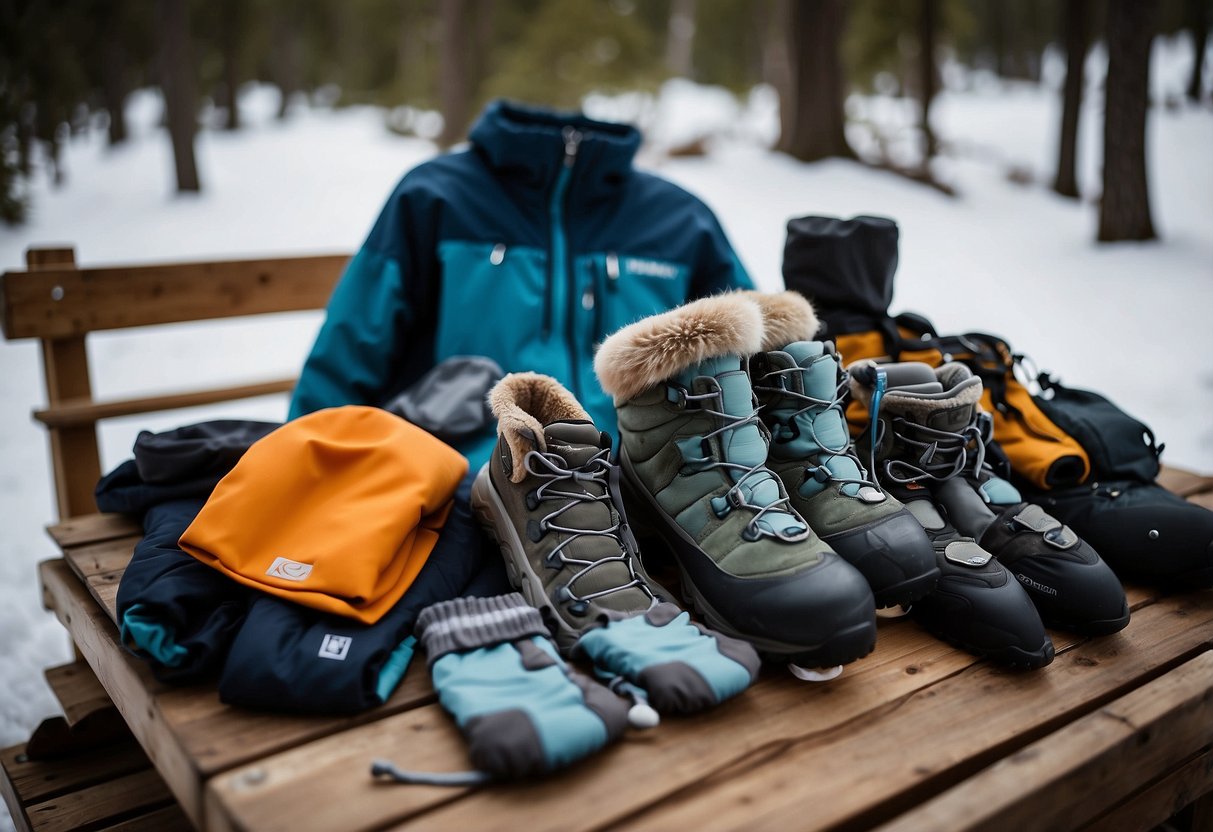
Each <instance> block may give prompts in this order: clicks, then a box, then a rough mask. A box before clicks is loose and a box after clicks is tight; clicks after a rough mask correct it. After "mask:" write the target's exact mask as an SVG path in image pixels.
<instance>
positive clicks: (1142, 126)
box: [1099, 0, 1155, 242]
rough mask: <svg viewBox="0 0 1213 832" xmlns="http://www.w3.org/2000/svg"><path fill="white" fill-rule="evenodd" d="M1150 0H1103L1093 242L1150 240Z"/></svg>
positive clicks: (1152, 5)
mask: <svg viewBox="0 0 1213 832" xmlns="http://www.w3.org/2000/svg"><path fill="white" fill-rule="evenodd" d="M1154 5H1155V4H1154V0H1108V79H1107V82H1106V87H1107V90H1106V92H1107V103H1106V105H1105V108H1104V109H1105V113H1106V115H1105V120H1104V143H1103V147H1104V151H1103V152H1104V163H1103V198H1102V199H1101V200H1100V206H1099V240H1100V241H1101V242H1110V241H1114V240H1152V239H1154V237H1155V233H1154V223H1153V222H1152V221H1151V219H1150V191H1149V187H1148V186H1147V184H1146V110H1147V107H1148V106H1149V89H1150V88H1149V77H1150V42H1151V40H1152V39H1153V37H1154V11H1155V10H1154Z"/></svg>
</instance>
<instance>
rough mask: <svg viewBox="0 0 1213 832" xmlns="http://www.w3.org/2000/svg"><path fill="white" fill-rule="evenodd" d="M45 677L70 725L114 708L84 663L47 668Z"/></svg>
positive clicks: (95, 677)
mask: <svg viewBox="0 0 1213 832" xmlns="http://www.w3.org/2000/svg"><path fill="white" fill-rule="evenodd" d="M43 675H45V676H46V681H47V684H49V685H50V688H51V691H52V692H53V693H54V694H55V699H57V700H58V701H59V706H60V707H61V708H63V717H64V719H65V720H67V724H68V725H69V726H75V725H76V724H77V723H79V722H80V721H81V720H83V719H86V718H88V717H89V716H92V715H93V714H95V713H97V712H99V711H107V710H111V709H112V708H113V707H114V703H113V702H112V701H111V700H110V697H109V694H108V693H106V692H105V688H103V687H102V686H101V683H100V682H99V681H97V676H96V674H95V673H93V671H92V668H90V667H89V666H88V665H87V664H85V663H84V662H72V663H71V664H64V665H60V666H59V667H48V668H47V669H46V670H45V671H44V673H43Z"/></svg>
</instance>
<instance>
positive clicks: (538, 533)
mask: <svg viewBox="0 0 1213 832" xmlns="http://www.w3.org/2000/svg"><path fill="white" fill-rule="evenodd" d="M545 534H547V527H545V526H544V525H543V524H542V523H539V522H536V521H535V520H528V521H526V536H527V537H528V538H530V541H531V542H532V543H538V542H539V541H540V540H541V539H543V536H544V535H545Z"/></svg>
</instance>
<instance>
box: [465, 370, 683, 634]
mask: <svg viewBox="0 0 1213 832" xmlns="http://www.w3.org/2000/svg"><path fill="white" fill-rule="evenodd" d="M489 405H490V407H491V408H492V410H493V413H494V415H495V416H496V417H497V422H498V434H499V437H498V440H497V447H496V449H495V452H494V454H493V456H492V457H491V458H490V459H489V461H488V463H487V464H486V465H485V467H484V468H483V469H481V471H480V474H479V475H478V476H477V478H476V482H475V483H474V484H473V487H472V507H473V509H474V511H475V513H476V516H477V519H478V520H480V523H481V525H482V526H483V527H484V528H485V530H486V531H487V532H488V533H489V535H490V536H492V537H493V538H494V539H495V540H496V541H497V543H498V545H499V546H501V550H502V554H503V556H504V557H505V566H506V572H507V573H508V574H509V578H510V583H511V584H513V585H514V587H516V588H517V589H518V591H519V592H521V593H522V595H523V597H524V598H526V600H527V603H529V604H530V605H531V606H533V607H536V608H537V609H539V611H540V612H541V613H542V614H543V617H544V620H545V622H546V623H547V625H548V627H549V628H550V629H551V630H552V634H553V636H554V637H555V640H556V644H557V645H558V646H559V647H560V649H561V650H563V651H568V650H569V649H570V648H571V647H572V646H573V644H575V643H576V641H577V639H578V638H579V637H580V636H581V634H582V632H583V631H584V630H585V629H586V628H587V627H588V626H590V625H591V623H592V622H593V621H594V617H595V616H596V615H597V614H598V613H599V612H602V611H606V610H609V611H611V612H614V613H624V614H635V613H643V612H646V611H647V610H649V608H650V607H653V606H654V605H655V604H657V603H658V601H660V600H664V599H663V598H662V597H661V595H662V592H663V591H662V590H661V589H660V587H657V586H656V585H655V584H653V583H652V582H651V581H650V580H649V578H648V576H647V575H646V574H645V573H644V570H643V567H642V566H641V564H640V561H639V559H638V557H637V555H636V552H637V547H636V541H635V539H634V538H633V536H632V533H631V530H630V529H629V528H628V526H627V523H626V518H625V517H624V516H623V514H622V513H621V511H620V508H619V507H620V506H621V505H622V500H621V499H620V498H619V496H618V483H617V479H618V474H617V472H618V469H617V468H615V467H614V466H612V464H611V460H610V453H611V438H610V436H608V435H607V434H604V433H602V432H601V431H599V430H598V428H597V427H595V426H594V423H593V421H591V420H590V417H589V414H587V413H586V411H585V409H584V408H583V407H582V406H581V405H580V404H579V403H578V401H577V400H576V399H575V398H574V397H573V394H572V393H570V392H569V391H568V390H566V389H565V388H564V387H562V386H561V385H560V383H559V382H557V381H556V380H555V379H554V378H551V377H550V376H545V375H539V374H538V373H514V374H511V375H509V376H506V377H505V378H504V379H502V380H501V381H500V382H498V384H497V385H496V386H495V387H494V388H493V389H492V390H491V391H490V393H489Z"/></svg>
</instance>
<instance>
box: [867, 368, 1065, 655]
mask: <svg viewBox="0 0 1213 832" xmlns="http://www.w3.org/2000/svg"><path fill="white" fill-rule="evenodd" d="M893 366H905V365H893ZM921 367H922V368H923V369H925V370H926V371H927V373H929V374H931V370H930V368H929V367H928V366H927V365H925V364H923V365H921ZM885 373H886V369H885V367H883V366H880V367H877V366H876V365H860V366H858V367H855V366H853V367H852V368H851V391H852V393H853V394H854V395H855V396H856V397H857V398H859V399H860V401H862V402H864V404H865V405H867V407H868V412H869V413H872V414H874V416H875V418H874V420H873V421H872V422H871V424H870V425H869V426H868V429H867V430H866V431H865V432H864V434H863V435H862V436H860V438H859V440H858V441H857V443H856V447H857V449H859V450H861V451H862V450H863V449H864V448H865V447H866V448H867V449H869V452H870V454H871V456H872V468H873V470H874V471H875V472H876V476H877V478H878V480H879V481H880V483H881V485H882V486H883V487H884V488H885V489H886V490H887V491H889V493H891V494H892V495H893V496H894V497H896V498H897V499H898V500H900V501H901V502H902V504H904V505H905V507H906V508H907V509H908V510H909V511H910V513H911V514H913V515H914V517H915V518H916V519H917V520H918V522H919V523H921V524H922V526H923V528H924V529H926V532H927V536H928V537H929V538H931V542H932V543H933V544H934V548H935V557H936V561H937V563H938V565H939V570H940V578H939V583H938V584H937V585H936V587H935V590H934V591H933V592H931V593H930V594H929V595H927V596H926V597H925V598H923V599H921V600H919V601H917V602H916V603H915V604H914V605H913V606H912V607H911V610H910V612H911V615H912V616H913V617H914V618H915V620H917V621H918V622H919V623H920V624H922V626H923V627H925V628H926V629H927V630H928V631H930V632H931V633H932V634H933V635H935V636H938V637H939V638H941V639H943V640H944V641H947V642H949V643H951V644H955V645H956V646H958V647H961V648H962V649H965V650H968V651H969V652H971V653H975V654H977V655H979V656H984V657H987V658H989V659H991V660H993V661H996V662H999V663H1001V664H1006V665H1010V666H1012V667H1024V668H1037V667H1043V666H1045V665H1047V664H1048V663H1049V662H1051V661H1052V660H1053V653H1054V649H1053V642H1052V640H1050V638H1049V636H1048V634H1047V633H1046V632H1045V628H1044V624H1043V622H1042V621H1041V619H1040V614H1039V613H1038V612H1037V609H1036V607H1035V606H1034V605H1033V603H1032V599H1031V598H1030V597H1029V596H1028V594H1027V593H1026V592H1025V591H1024V589H1023V587H1021V586H1020V584H1019V582H1018V581H1016V580H1015V579H1014V577H1013V576H1012V575H1011V573H1010V572H1008V571H1007V569H1006V568H1004V567H1003V565H1002V564H1000V563H999V562H998V561H997V560H996V559H995V558H994V556H993V554H992V553H991V552H990V551H989V550H987V549H986V548H984V547H983V546H981V545H979V544H978V542H977V541H976V540H975V539H974V538H973V537H971V536H967V535H965V534H962V533H961V531H960V530H958V529H957V528H956V527H955V526H953V525H952V524H951V523H949V522H948V520H947V519H945V516H944V514H943V513H942V512H941V506H940V505H939V504H938V502H937V500H936V498H935V495H934V493H933V491H932V489H931V488H929V487H927V486H926V485H924V484H923V483H922V482H921V480H928V479H930V478H931V474H929V473H928V472H926V471H924V470H923V469H922V468H919V467H918V466H920V465H930V466H932V467H933V466H934V457H933V456H931V453H933V451H931V450H930V448H931V446H930V443H928V444H927V445H922V444H921V443H918V442H917V440H916V439H913V438H911V437H910V436H909V434H910V433H912V432H913V429H914V427H915V426H916V424H917V422H916V421H913V420H914V419H917V420H918V421H928V420H929V414H930V413H931V412H932V411H929V410H928V408H927V406H926V405H922V404H920V402H921V399H920V396H921V395H931V394H933V393H935V392H938V390H939V388H940V384H939V382H938V381H936V380H935V378H934V374H931V381H930V382H929V383H924V384H919V385H916V384H915V383H914V380H913V379H912V378H906V377H903V376H901V375H897V374H894V375H895V378H893V379H891V381H892V383H889V384H888V387H889V388H890V389H888V390H886V389H885V385H886V383H887V381H889V379H887V377H886V375H885ZM919 381H923V379H919ZM894 386H896V387H897V388H898V389H896V390H894V389H892V388H893V387H894ZM962 393H963V397H964V401H965V402H966V403H965V404H962V403H960V402H958V401H950V402H946V403H944V404H943V405H942V406H940V407H938V408H936V410H935V411H934V412H937V413H940V414H945V415H946V414H947V413H948V412H949V408H950V409H955V408H956V407H960V408H965V407H968V408H971V407H972V405H973V404H974V403H975V402H976V401H977V398H976V397H977V396H978V395H980V387H978V388H977V391H976V394H974V393H973V392H972V390H968V389H967V390H965V391H962ZM970 397H971V399H972V400H971V401H969V399H970ZM928 401H929V400H928ZM932 430H933V428H932ZM937 432H938V431H937ZM873 435H874V436H875V439H874V438H873ZM924 448H925V449H926V450H925V451H924Z"/></svg>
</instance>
